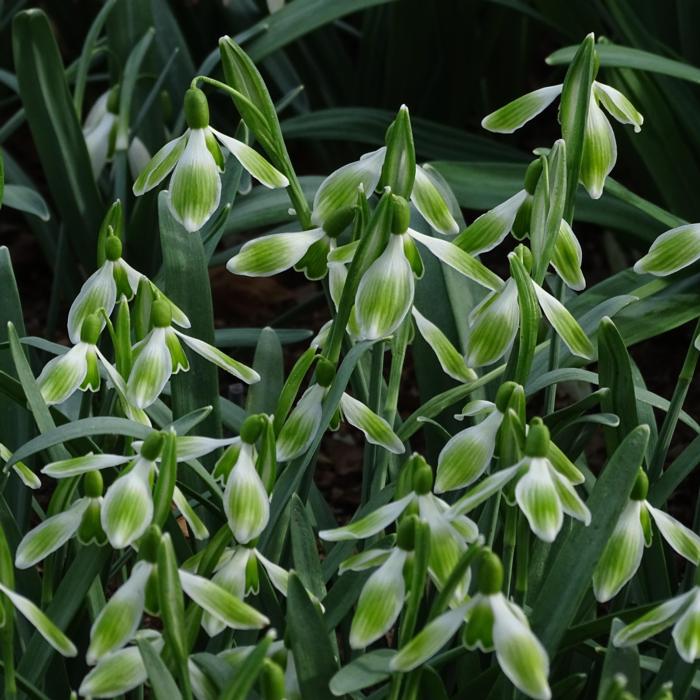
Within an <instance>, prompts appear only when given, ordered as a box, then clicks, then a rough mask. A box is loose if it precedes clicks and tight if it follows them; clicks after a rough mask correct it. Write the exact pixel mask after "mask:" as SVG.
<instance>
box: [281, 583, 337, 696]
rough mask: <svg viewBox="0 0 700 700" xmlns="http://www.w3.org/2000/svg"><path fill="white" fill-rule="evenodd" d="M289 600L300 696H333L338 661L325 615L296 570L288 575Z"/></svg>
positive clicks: (291, 642)
mask: <svg viewBox="0 0 700 700" xmlns="http://www.w3.org/2000/svg"><path fill="white" fill-rule="evenodd" d="M287 601H288V603H287V624H288V634H289V641H290V645H291V650H292V654H293V655H294V665H295V667H296V671H297V679H298V681H299V689H300V691H301V695H302V697H309V698H318V700H326V699H329V698H332V697H333V696H332V694H331V692H330V690H329V689H328V686H329V683H330V680H331V678H332V677H333V676H334V675H335V673H336V671H337V670H338V660H337V659H336V658H335V655H334V654H333V649H332V647H331V643H330V640H329V638H328V632H327V630H326V625H325V623H324V621H323V617H322V616H321V613H320V612H319V610H318V608H317V607H316V606H315V605H314V604H313V603H312V602H311V599H310V598H309V596H308V594H307V592H306V590H304V585H303V584H302V582H301V580H300V579H299V577H298V576H297V574H295V573H294V572H291V573H290V574H289V589H288V594H287Z"/></svg>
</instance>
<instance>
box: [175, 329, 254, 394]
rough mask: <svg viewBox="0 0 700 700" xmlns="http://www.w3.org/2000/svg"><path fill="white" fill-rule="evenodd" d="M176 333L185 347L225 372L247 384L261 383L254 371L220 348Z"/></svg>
mask: <svg viewBox="0 0 700 700" xmlns="http://www.w3.org/2000/svg"><path fill="white" fill-rule="evenodd" d="M174 332H175V333H176V335H177V336H178V337H180V338H182V340H183V342H184V343H185V345H187V346H188V347H190V348H191V349H192V350H194V351H195V352H196V353H197V354H198V355H199V356H200V357H203V358H204V359H205V360H208V361H209V362H211V363H212V364H214V365H216V366H217V367H219V368H221V369H223V370H224V372H228V373H229V374H231V375H233V376H234V377H236V378H237V379H240V380H241V381H242V382H245V383H246V384H255V383H256V382H259V381H260V375H259V374H258V373H257V372H256V371H255V370H254V369H252V368H251V367H248V365H244V364H243V363H242V362H239V361H238V360H234V359H233V358H232V357H230V356H229V355H227V354H226V353H225V352H222V351H221V350H219V348H216V347H214V346H213V345H209V343H205V342H204V341H203V340H200V339H199V338H194V337H192V336H191V335H185V334H184V333H180V331H177V330H175V331H174Z"/></svg>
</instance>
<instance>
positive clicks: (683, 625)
mask: <svg viewBox="0 0 700 700" xmlns="http://www.w3.org/2000/svg"><path fill="white" fill-rule="evenodd" d="M673 641H674V642H675V644H676V649H678V654H679V655H680V657H681V658H682V659H683V661H685V662H686V663H689V664H692V663H693V662H694V661H695V660H696V659H697V658H698V657H700V595H698V594H697V593H696V594H695V596H694V597H693V600H692V603H691V604H690V605H689V606H688V608H687V609H686V610H685V612H684V613H683V615H682V616H681V618H680V619H679V620H678V622H677V623H676V626H675V627H674V628H673Z"/></svg>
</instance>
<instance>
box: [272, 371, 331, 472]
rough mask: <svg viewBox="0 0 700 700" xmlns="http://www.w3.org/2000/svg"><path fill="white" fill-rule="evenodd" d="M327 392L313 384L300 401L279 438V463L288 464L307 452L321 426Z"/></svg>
mask: <svg viewBox="0 0 700 700" xmlns="http://www.w3.org/2000/svg"><path fill="white" fill-rule="evenodd" d="M325 395H326V390H325V389H324V388H323V387H321V386H319V385H318V384H312V385H311V386H310V387H309V388H308V389H307V390H306V391H305V392H304V394H303V396H302V397H301V398H300V399H299V402H298V403H297V405H296V406H295V407H294V409H293V410H292V412H291V413H290V414H289V417H288V418H287V420H286V422H285V424H284V425H283V426H282V430H280V434H279V435H278V436H277V446H276V447H277V461H278V462H287V461H289V460H290V459H294V458H295V457H298V456H299V455H301V454H303V453H304V452H306V450H307V449H308V448H309V446H310V445H311V443H312V442H313V440H314V437H315V436H316V433H317V431H318V426H319V425H320V424H321V409H322V403H323V397H324V396H325Z"/></svg>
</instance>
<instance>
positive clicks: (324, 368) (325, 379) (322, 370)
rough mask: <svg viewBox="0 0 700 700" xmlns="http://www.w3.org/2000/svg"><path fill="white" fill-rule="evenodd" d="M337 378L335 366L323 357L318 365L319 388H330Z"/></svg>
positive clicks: (317, 380) (317, 378)
mask: <svg viewBox="0 0 700 700" xmlns="http://www.w3.org/2000/svg"><path fill="white" fill-rule="evenodd" d="M334 378H335V365H334V364H333V363H332V362H331V361H330V360H327V359H326V358H325V357H322V358H321V359H320V360H319V361H318V364H317V365H316V382H317V383H318V385H319V386H322V387H328V386H330V385H331V382H332V381H333V379H334Z"/></svg>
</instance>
